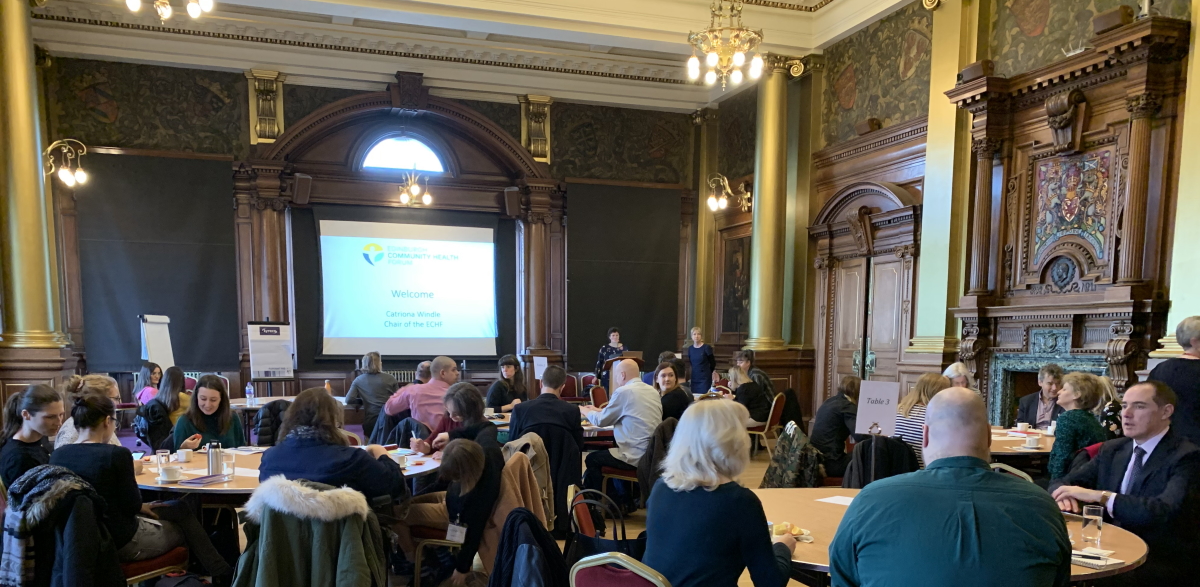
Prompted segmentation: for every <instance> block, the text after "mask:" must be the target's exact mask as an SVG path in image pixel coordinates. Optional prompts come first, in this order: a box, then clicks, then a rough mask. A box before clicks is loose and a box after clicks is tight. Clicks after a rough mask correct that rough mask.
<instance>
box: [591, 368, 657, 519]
mask: <svg viewBox="0 0 1200 587" xmlns="http://www.w3.org/2000/svg"><path fill="white" fill-rule="evenodd" d="M612 371H613V373H612V375H613V385H615V386H616V390H614V391H613V393H612V396H611V397H610V398H609V400H608V405H607V406H605V407H604V409H600V408H597V407H595V406H590V405H585V406H579V411H580V413H581V414H583V416H584V417H585V418H587V419H588V422H591V423H592V425H593V426H612V427H613V438H614V439H615V440H616V442H617V446H616V447H615V448H612V449H609V450H598V451H594V452H592V453H589V454H588V456H587V459H585V461H584V462H585V464H586V465H587V470H586V471H584V474H583V486H584V489H595V490H597V491H600V490H601V489H602V486H603V484H604V478H603V476H602V473H601V469H603V468H604V467H612V468H615V469H622V470H624V471H628V472H629V474H630V475H633V474H635V472H636V471H637V464H638V460H639V459H641V458H642V453H644V452H646V445H648V444H649V443H650V436H651V435H652V434H654V429H655V428H657V427H658V425H659V424H660V423H662V402H661V401H660V400H659V397H658V392H657V391H655V390H654V388H653V387H650V386H649V385H646V384H645V383H642V380H641V379H640V378H639V377H638V365H637V363H636V362H634V361H631V360H624V361H621V362H619V363H616V364H615V365H613V369H612ZM624 501H625V503H624V504H623V505H624V506H625V508H626V509H632V508H633V507H634V505H633V497H632V496H629V495H627V496H625V498H624Z"/></svg>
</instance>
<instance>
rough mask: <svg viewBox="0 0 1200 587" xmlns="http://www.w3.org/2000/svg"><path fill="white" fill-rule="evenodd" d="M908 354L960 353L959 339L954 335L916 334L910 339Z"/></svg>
mask: <svg viewBox="0 0 1200 587" xmlns="http://www.w3.org/2000/svg"><path fill="white" fill-rule="evenodd" d="M905 352H906V353H908V354H918V355H945V354H957V353H958V339H957V338H954V337H953V336H914V337H912V340H910V341H908V348H907V349H905Z"/></svg>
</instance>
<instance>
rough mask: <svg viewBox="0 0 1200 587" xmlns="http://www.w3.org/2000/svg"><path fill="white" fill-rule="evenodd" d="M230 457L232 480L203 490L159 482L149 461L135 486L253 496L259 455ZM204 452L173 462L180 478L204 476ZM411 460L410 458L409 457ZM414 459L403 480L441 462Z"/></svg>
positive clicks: (430, 470)
mask: <svg viewBox="0 0 1200 587" xmlns="http://www.w3.org/2000/svg"><path fill="white" fill-rule="evenodd" d="M232 452H233V454H234V475H233V479H230V480H229V481H226V482H224V483H213V484H212V485H205V486H203V487H193V486H189V485H180V484H179V483H178V482H171V483H159V482H158V481H157V477H158V467H157V466H156V465H155V464H154V463H153V462H143V463H142V474H141V475H138V476H137V477H136V479H137V484H138V487H139V488H141V489H149V490H152V491H168V492H174V493H206V494H226V495H248V494H250V493H254V490H255V489H258V468H259V465H260V463H261V462H262V452H253V453H245V452H239V451H232ZM388 454H389V455H392V458H393V459H395V458H397V457H398V456H399V455H400V454H413V453H412V451H409V450H407V449H399V450H397V451H390V452H389V453H388ZM207 458H208V457H207V455H206V454H205V453H200V452H193V453H192V460H191V462H187V463H176V462H172V463H171V464H172V465H178V466H181V467H183V478H184V479H195V478H197V477H204V476H205V475H207V474H208V471H207V467H208V460H207ZM410 458H412V457H410ZM416 459H417V460H422V461H424V463H423V464H421V465H419V466H418V465H409V466H407V467H405V468H404V478H405V479H413V478H415V477H421V476H423V475H428V474H430V473H433V472H435V471H437V469H438V467H440V466H441V462H440V461H438V460H435V459H433V458H431V457H428V456H419V457H416Z"/></svg>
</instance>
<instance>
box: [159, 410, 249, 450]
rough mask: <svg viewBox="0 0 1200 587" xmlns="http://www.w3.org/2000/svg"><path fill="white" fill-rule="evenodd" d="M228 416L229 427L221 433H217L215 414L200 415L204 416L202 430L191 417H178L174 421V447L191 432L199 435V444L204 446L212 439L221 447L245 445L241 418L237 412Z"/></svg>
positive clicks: (176, 447)
mask: <svg viewBox="0 0 1200 587" xmlns="http://www.w3.org/2000/svg"><path fill="white" fill-rule="evenodd" d="M229 416H230V417H229V428H228V429H227V430H225V432H223V433H217V418H216V417H215V416H209V415H203V416H201V417H202V418H204V432H201V431H200V430H198V429H197V428H196V425H195V424H193V423H192V419H191V418H188V417H187V416H184V417H182V418H180V419H179V421H178V422H176V423H175V449H176V450H178V449H179V445H181V444H183V441H185V440H187V439H188V438H189V437H191V436H192V435H193V434H199V435H200V446H206V445H207V444H208V443H210V442H212V441H214V440H215V441H217V442H220V443H221V448H237V447H239V446H246V433H245V432H244V431H243V430H242V419H241V418H239V417H238V415H237V412H233V413H231V414H230V415H229Z"/></svg>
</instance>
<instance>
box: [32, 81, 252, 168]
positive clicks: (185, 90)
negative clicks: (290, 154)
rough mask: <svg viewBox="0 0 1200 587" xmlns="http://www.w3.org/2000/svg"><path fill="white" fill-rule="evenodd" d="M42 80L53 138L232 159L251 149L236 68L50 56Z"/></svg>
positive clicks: (243, 93)
mask: <svg viewBox="0 0 1200 587" xmlns="http://www.w3.org/2000/svg"><path fill="white" fill-rule="evenodd" d="M46 81H47V85H48V89H49V91H50V124H51V130H52V131H53V132H52V133H51V134H52V135H53V136H55V137H72V138H76V139H79V140H81V141H83V142H84V144H87V145H103V146H106V147H126V148H131V149H154V150H165V151H188V152H196V153H216V154H222V155H233V156H234V157H241V156H244V155H245V153H246V152H247V150H248V148H249V130H248V128H249V124H250V123H249V114H248V110H247V108H248V107H247V104H246V101H247V89H246V78H245V76H243V75H242V74H240V73H227V72H220V71H207V70H199V69H183V68H176V67H158V66H153V65H136V64H132V63H116V62H111V61H92V60H88V59H66V58H55V59H54V62H53V65H52V66H51V68H50V70H49V71H48V72H47V75H46Z"/></svg>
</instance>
